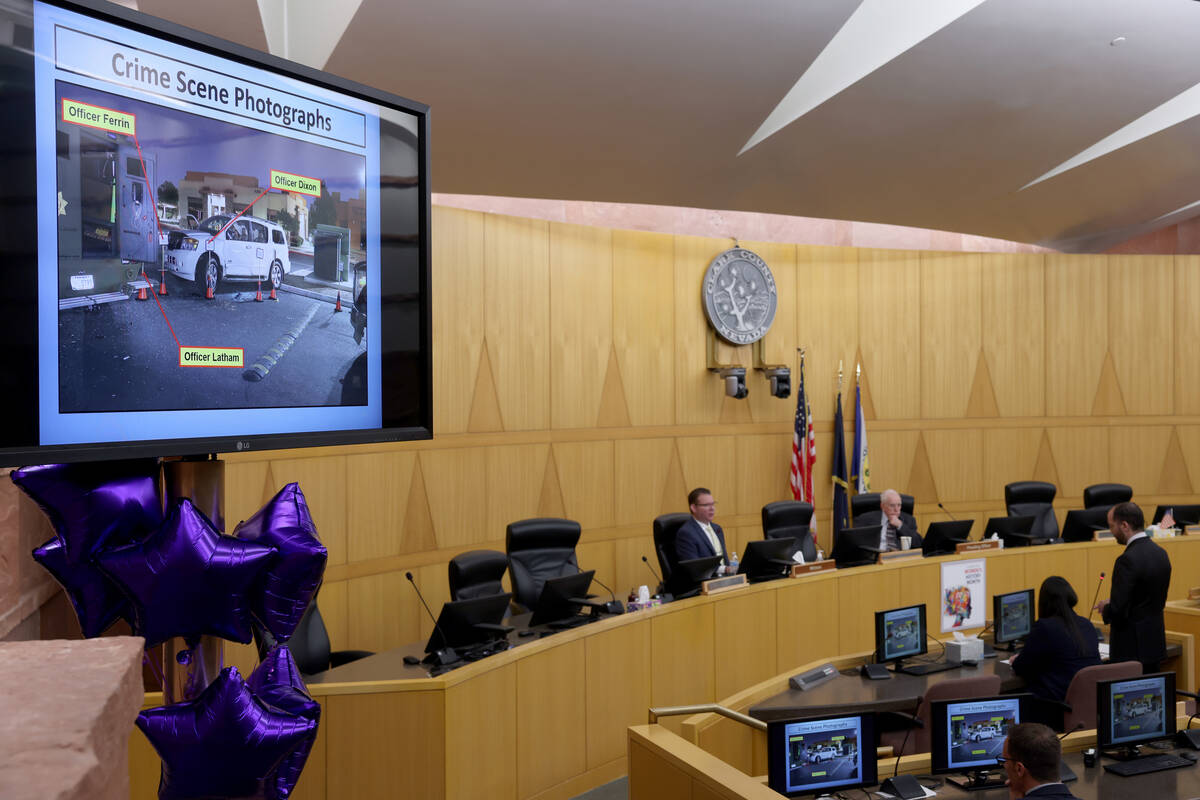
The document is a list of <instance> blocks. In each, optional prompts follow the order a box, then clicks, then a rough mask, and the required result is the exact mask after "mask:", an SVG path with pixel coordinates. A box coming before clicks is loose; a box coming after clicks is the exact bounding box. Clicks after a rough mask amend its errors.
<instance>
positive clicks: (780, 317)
mask: <svg viewBox="0 0 1200 800" xmlns="http://www.w3.org/2000/svg"><path fill="white" fill-rule="evenodd" d="M742 246H743V247H747V248H749V249H750V250H753V251H754V252H755V253H758V254H759V255H760V256H762V258H763V260H764V261H766V262H767V266H769V267H770V268H771V274H772V275H774V276H775V290H776V297H777V300H778V305H777V306H776V310H775V322H773V323H772V324H771V330H770V331H769V332H768V333H767V335H766V336H764V337H763V340H762V351H763V358H764V361H765V362H766V363H767V364H782V365H785V366H788V367H790V368H791V370H792V395H791V397H788V398H785V399H780V398H778V397H772V396H771V384H770V381H768V380H767V379H766V378H764V377H763V373H761V372H754V373H752V374H747V375H746V385H747V387H748V388H749V390H750V396H749V397H748V398H747V401H748V402H749V403H750V408H751V410H752V415H753V417H754V421H755V422H768V421H774V422H788V421H790V420H791V419H792V417H793V415H795V413H796V381H797V377H796V374H797V373H796V370H797V369H798V368H799V366H800V358H799V353H797V352H796V245H794V244H779V243H777V242H742ZM746 366H747V367H749V366H750V365H749V364H747V365H746ZM747 372H748V373H749V370H747Z"/></svg>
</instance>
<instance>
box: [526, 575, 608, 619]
mask: <svg viewBox="0 0 1200 800" xmlns="http://www.w3.org/2000/svg"><path fill="white" fill-rule="evenodd" d="M595 574H596V570H594V569H589V570H587V571H586V572H576V573H575V574H573V575H559V576H558V577H557V578H547V579H546V582H545V583H544V584H542V593H541V594H539V595H538V599H537V603H535V604H534V606H533V616H532V617H530V618H529V625H530V627H532V626H534V625H545V624H547V623H559V622H564V621H571V622H575V621H576V620H574V619H572V618H573V617H577V616H579V609H580V608H581V607H582V606H583V605H584V603H585V602H586V601H587V596H588V594H587V591H588V587H589V586H591V585H592V577H593V576H594V575H595ZM578 621H579V622H583V621H584V618H583V617H580V618H579V620H578Z"/></svg>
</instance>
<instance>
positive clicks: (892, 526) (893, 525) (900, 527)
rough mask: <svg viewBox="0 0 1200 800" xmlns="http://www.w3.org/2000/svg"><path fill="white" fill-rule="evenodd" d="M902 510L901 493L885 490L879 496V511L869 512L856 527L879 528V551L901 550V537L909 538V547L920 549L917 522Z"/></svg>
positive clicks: (857, 521) (856, 522) (858, 518)
mask: <svg viewBox="0 0 1200 800" xmlns="http://www.w3.org/2000/svg"><path fill="white" fill-rule="evenodd" d="M900 509H901V502H900V493H899V492H897V491H896V490H895V489H884V490H883V491H882V492H881V493H880V494H879V510H878V511H867V512H865V513H863V514H861V515H860V516H858V517H856V518H855V520H854V527H856V528H865V527H867V526H869V525H878V526H879V549H880V550H883V551H887V550H899V549H900V537H901V536H909V537H911V538H912V542H911V544H910V545H909V547H915V548H917V549H920V547H921V534H919V533H917V521H916V520H915V519H913V518H912V515H911V514H905V513H904V512H903V511H901V510H900Z"/></svg>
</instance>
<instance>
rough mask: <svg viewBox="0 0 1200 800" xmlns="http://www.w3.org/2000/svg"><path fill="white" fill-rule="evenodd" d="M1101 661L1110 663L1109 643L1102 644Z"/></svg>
mask: <svg viewBox="0 0 1200 800" xmlns="http://www.w3.org/2000/svg"><path fill="white" fill-rule="evenodd" d="M1100 660H1101V661H1108V642H1101V643H1100Z"/></svg>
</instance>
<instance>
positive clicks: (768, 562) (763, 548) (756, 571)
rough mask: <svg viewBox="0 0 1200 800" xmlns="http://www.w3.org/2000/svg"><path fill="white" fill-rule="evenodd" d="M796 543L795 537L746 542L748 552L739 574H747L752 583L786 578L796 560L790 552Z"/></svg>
mask: <svg viewBox="0 0 1200 800" xmlns="http://www.w3.org/2000/svg"><path fill="white" fill-rule="evenodd" d="M794 545H795V540H793V539H759V540H757V541H753V542H746V553H745V555H744V556H743V557H742V562H741V564H739V565H738V574H739V575H745V576H746V577H747V578H748V579H749V580H750V582H751V583H759V582H760V581H773V580H775V579H776V578H786V577H787V576H788V571H789V570H791V568H792V564H794V563H796V562H794V561H793V560H792V559H791V557H790V553H791V552H792V548H793V547H794Z"/></svg>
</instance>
